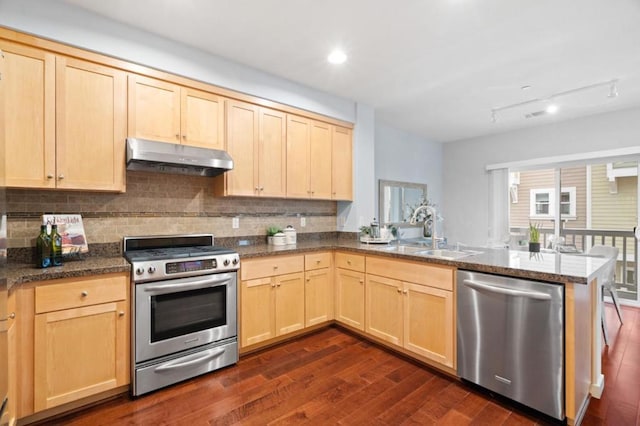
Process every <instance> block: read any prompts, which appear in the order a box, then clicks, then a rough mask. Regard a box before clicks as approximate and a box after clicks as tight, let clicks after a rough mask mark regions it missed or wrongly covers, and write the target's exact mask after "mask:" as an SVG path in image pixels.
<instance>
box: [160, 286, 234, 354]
mask: <svg viewBox="0 0 640 426" xmlns="http://www.w3.org/2000/svg"><path fill="white" fill-rule="evenodd" d="M226 324H227V287H226V286H217V287H209V288H204V289H198V290H190V291H181V292H179V293H171V294H162V295H158V296H153V297H151V342H157V341H160V340H165V339H170V338H172V337H177V336H183V335H185V334H189V333H193V332H196V331H201V330H207V329H209V328H215V327H220V326H223V325H226Z"/></svg>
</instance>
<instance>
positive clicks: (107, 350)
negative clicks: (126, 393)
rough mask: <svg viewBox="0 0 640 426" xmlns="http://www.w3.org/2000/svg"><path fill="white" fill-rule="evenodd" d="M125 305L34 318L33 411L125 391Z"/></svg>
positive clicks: (115, 304)
mask: <svg viewBox="0 0 640 426" xmlns="http://www.w3.org/2000/svg"><path fill="white" fill-rule="evenodd" d="M127 318H128V315H127V309H126V302H125V301H121V302H113V303H105V304H101V305H93V306H87V307H82V308H76V309H67V310H63V311H55V312H49V313H45V314H39V315H36V319H35V328H34V331H35V339H34V342H35V343H34V345H35V346H34V352H35V363H34V368H35V380H34V409H35V411H40V410H44V409H47V408H51V407H55V406H58V405H61V404H65V403H67V402H71V401H74V400H77V399H80V398H84V397H87V396H90V395H93V394H96V393H99V392H103V391H106V390H109V389H113V388H115V387H118V386H122V385H125V384H126V383H127V378H128V376H127V375H128V370H129V367H130V366H129V365H128V341H127V340H128V339H127V336H128V333H127V330H128V319H127Z"/></svg>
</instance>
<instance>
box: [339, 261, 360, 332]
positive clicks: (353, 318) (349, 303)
mask: <svg viewBox="0 0 640 426" xmlns="http://www.w3.org/2000/svg"><path fill="white" fill-rule="evenodd" d="M336 320H338V321H340V322H342V323H344V324H347V325H350V326H351V327H354V328H356V329H358V330H362V331H364V273H362V272H355V271H349V270H346V269H341V268H336Z"/></svg>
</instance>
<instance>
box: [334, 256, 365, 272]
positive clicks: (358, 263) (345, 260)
mask: <svg viewBox="0 0 640 426" xmlns="http://www.w3.org/2000/svg"><path fill="white" fill-rule="evenodd" d="M336 268H342V269H350V270H352V271H358V272H364V256H361V255H358V254H351V253H342V252H338V253H336Z"/></svg>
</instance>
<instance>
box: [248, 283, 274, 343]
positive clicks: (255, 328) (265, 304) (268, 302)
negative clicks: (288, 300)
mask: <svg viewBox="0 0 640 426" xmlns="http://www.w3.org/2000/svg"><path fill="white" fill-rule="evenodd" d="M274 290H275V281H274V280H273V278H260V279H255V280H248V281H243V282H242V284H241V294H240V344H241V347H243V348H244V347H246V346H250V345H253V344H254V343H259V342H262V341H264V340H269V339H271V338H272V337H275V336H276V331H275V328H276V325H275V312H274V296H275V294H274Z"/></svg>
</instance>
